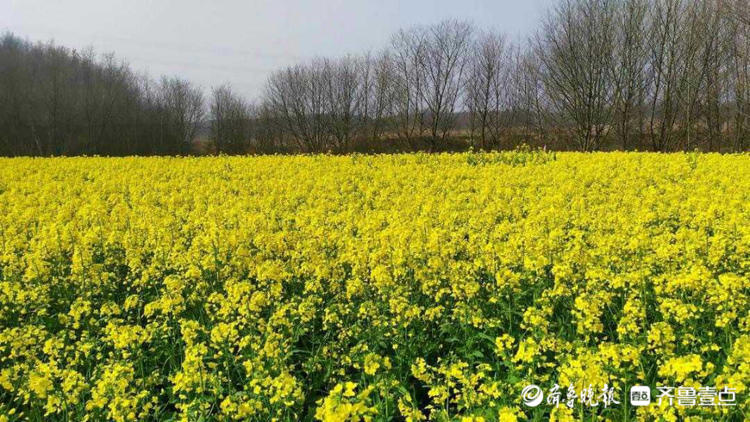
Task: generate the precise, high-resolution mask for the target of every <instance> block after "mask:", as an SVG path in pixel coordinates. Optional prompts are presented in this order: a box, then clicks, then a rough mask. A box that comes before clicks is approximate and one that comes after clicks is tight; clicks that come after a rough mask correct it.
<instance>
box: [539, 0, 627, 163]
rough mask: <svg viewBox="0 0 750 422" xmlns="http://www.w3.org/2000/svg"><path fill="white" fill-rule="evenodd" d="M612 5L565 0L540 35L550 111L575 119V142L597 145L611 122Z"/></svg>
mask: <svg viewBox="0 0 750 422" xmlns="http://www.w3.org/2000/svg"><path fill="white" fill-rule="evenodd" d="M613 21H614V7H613V3H612V2H610V1H608V0H566V1H563V2H562V3H561V4H560V5H559V6H558V7H557V8H556V9H555V10H554V12H553V13H552V14H551V15H550V16H549V17H548V18H547V20H546V21H545V23H544V25H543V28H542V31H541V32H540V33H538V35H537V38H536V43H535V44H536V45H535V49H536V52H537V56H538V57H539V60H540V62H541V65H542V68H541V72H542V80H543V82H544V90H545V94H546V95H547V97H548V98H549V100H550V103H551V105H552V107H553V109H552V110H551V113H552V116H553V117H554V118H555V119H556V121H557V123H558V125H559V126H560V127H562V128H564V127H565V126H566V125H567V122H570V123H571V124H572V125H573V134H574V142H575V143H576V145H577V146H578V147H579V148H580V149H582V150H584V151H589V150H592V149H596V148H598V146H599V144H600V142H601V140H602V138H603V137H604V136H605V135H606V134H607V131H608V129H609V127H610V123H611V120H610V118H611V111H612V107H611V103H612V99H613V83H612V72H611V70H610V69H611V68H612V64H611V63H612V47H613V42H614V40H613Z"/></svg>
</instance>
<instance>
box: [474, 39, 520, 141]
mask: <svg viewBox="0 0 750 422" xmlns="http://www.w3.org/2000/svg"><path fill="white" fill-rule="evenodd" d="M509 61H510V56H509V55H508V51H507V50H506V41H505V37H504V36H503V35H501V34H499V33H495V32H484V33H482V34H480V36H479V37H478V39H477V40H476V42H475V45H474V48H473V51H472V55H471V59H470V62H469V71H468V72H467V78H466V94H465V102H466V109H467V111H468V113H469V127H470V131H471V136H472V139H474V137H476V136H478V137H479V147H480V148H482V149H485V148H487V147H488V146H490V145H494V144H496V143H497V142H498V141H499V139H500V135H501V130H502V126H503V124H502V123H503V122H502V120H503V119H502V112H503V111H504V110H503V109H504V108H505V107H506V106H507V96H508V93H509V91H510V90H509V88H508V85H509V80H508V78H509V72H508V68H509Z"/></svg>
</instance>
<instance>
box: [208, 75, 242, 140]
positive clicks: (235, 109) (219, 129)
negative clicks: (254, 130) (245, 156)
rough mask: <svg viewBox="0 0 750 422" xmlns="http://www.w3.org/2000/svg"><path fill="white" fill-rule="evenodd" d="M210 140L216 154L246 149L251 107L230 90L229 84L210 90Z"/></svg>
mask: <svg viewBox="0 0 750 422" xmlns="http://www.w3.org/2000/svg"><path fill="white" fill-rule="evenodd" d="M209 108H210V110H209V118H210V125H211V140H212V141H213V144H214V149H215V150H216V153H217V154H220V153H230V154H232V153H234V154H236V153H242V152H246V151H247V147H248V143H249V141H250V135H251V134H250V130H251V107H250V105H248V104H247V102H246V101H245V100H244V99H243V98H241V97H240V96H238V95H237V94H235V93H234V92H232V88H231V87H230V86H229V85H222V86H219V87H215V88H213V89H212V90H211V104H210V106H209Z"/></svg>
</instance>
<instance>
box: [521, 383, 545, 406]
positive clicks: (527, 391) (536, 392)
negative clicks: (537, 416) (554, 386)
mask: <svg viewBox="0 0 750 422" xmlns="http://www.w3.org/2000/svg"><path fill="white" fill-rule="evenodd" d="M521 398H522V399H523V404H525V405H526V406H529V407H537V406H539V403H541V402H542V399H543V398H544V394H543V393H542V389H541V388H539V386H537V385H534V384H530V385H527V386H526V387H524V388H523V391H521Z"/></svg>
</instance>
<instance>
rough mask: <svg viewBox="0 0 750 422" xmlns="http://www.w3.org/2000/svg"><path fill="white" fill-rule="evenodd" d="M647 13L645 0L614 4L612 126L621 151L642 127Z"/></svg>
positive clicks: (631, 145) (636, 139)
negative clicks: (615, 6)
mask: <svg viewBox="0 0 750 422" xmlns="http://www.w3.org/2000/svg"><path fill="white" fill-rule="evenodd" d="M647 13H648V3H647V2H646V0H625V1H623V2H621V3H619V4H618V6H617V9H616V12H615V17H614V19H615V28H614V29H615V30H616V38H615V45H614V52H615V57H614V60H613V61H612V65H613V66H612V73H613V83H614V125H615V131H616V133H617V137H618V138H619V139H620V142H621V146H622V149H623V150H627V149H629V148H632V147H633V146H635V145H636V142H637V141H639V140H640V139H641V132H642V130H643V102H644V99H645V95H646V76H645V67H646V57H647V56H646V38H645V34H646V16H647ZM633 138H635V139H633Z"/></svg>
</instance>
